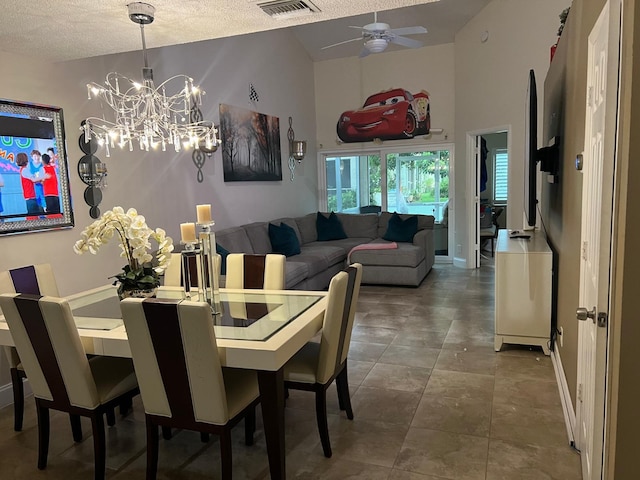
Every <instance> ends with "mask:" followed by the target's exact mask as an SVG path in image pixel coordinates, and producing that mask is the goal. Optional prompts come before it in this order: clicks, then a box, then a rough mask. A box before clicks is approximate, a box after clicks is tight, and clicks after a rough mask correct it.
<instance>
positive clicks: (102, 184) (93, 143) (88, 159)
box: [78, 133, 107, 218]
mask: <svg viewBox="0 0 640 480" xmlns="http://www.w3.org/2000/svg"><path fill="white" fill-rule="evenodd" d="M78 145H79V147H80V150H82V153H84V155H83V156H82V157H81V158H80V160H78V175H79V176H80V180H82V182H83V183H84V184H85V185H87V188H85V189H84V195H83V196H84V201H85V202H86V204H87V205H89V207H91V208H90V209H89V216H90V217H91V218H98V217H100V209H99V208H98V205H100V202H101V201H102V190H103V189H104V188H106V187H107V164H106V163H104V162H103V161H102V160H100V159H99V158H98V157H96V156H95V153H96V151H97V150H98V140H97V139H96V138H95V137H93V138H92V139H91V140H90V141H88V142H87V141H85V136H84V133H81V134H80V138H78Z"/></svg>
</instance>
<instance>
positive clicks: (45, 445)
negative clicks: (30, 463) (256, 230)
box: [36, 399, 49, 470]
mask: <svg viewBox="0 0 640 480" xmlns="http://www.w3.org/2000/svg"><path fill="white" fill-rule="evenodd" d="M36 410H37V414H38V468H39V469H40V470H44V469H45V468H46V467H47V456H48V455H49V409H48V408H47V407H43V406H42V405H40V402H39V401H38V399H36Z"/></svg>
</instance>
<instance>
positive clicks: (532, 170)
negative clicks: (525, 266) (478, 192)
mask: <svg viewBox="0 0 640 480" xmlns="http://www.w3.org/2000/svg"><path fill="white" fill-rule="evenodd" d="M524 145H525V152H524V216H525V222H526V225H525V228H526V227H535V226H536V208H537V203H538V200H537V198H536V175H537V151H538V94H537V91H536V74H535V72H534V71H533V70H529V83H528V84H527V104H526V114H525V141H524Z"/></svg>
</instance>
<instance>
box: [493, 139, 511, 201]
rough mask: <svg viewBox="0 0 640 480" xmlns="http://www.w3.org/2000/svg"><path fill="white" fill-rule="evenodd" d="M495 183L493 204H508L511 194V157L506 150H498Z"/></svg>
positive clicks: (495, 163)
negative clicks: (508, 197)
mask: <svg viewBox="0 0 640 480" xmlns="http://www.w3.org/2000/svg"><path fill="white" fill-rule="evenodd" d="M493 181H494V184H493V202H494V203H506V202H507V196H508V193H509V155H508V154H507V150H506V149H498V150H496V156H495V162H494V175H493Z"/></svg>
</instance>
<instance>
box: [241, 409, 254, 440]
mask: <svg viewBox="0 0 640 480" xmlns="http://www.w3.org/2000/svg"><path fill="white" fill-rule="evenodd" d="M255 431H256V407H251V409H250V410H249V411H248V412H247V416H246V417H244V444H245V445H247V446H249V447H250V446H251V445H253V433H254V432H255Z"/></svg>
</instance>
